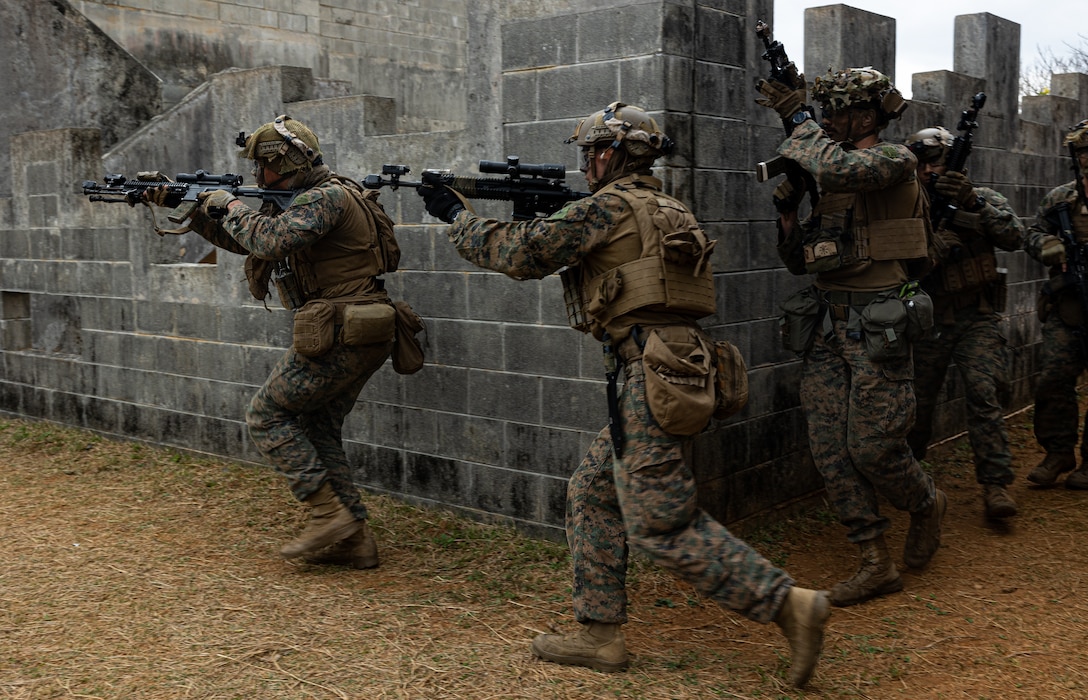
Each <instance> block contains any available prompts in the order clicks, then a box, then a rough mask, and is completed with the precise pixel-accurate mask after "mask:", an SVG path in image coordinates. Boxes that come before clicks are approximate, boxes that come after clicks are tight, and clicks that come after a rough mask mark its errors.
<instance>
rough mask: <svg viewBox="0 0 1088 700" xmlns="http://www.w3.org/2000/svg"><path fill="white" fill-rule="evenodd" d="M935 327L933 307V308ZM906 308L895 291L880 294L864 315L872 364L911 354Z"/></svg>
mask: <svg viewBox="0 0 1088 700" xmlns="http://www.w3.org/2000/svg"><path fill="white" fill-rule="evenodd" d="M930 309H931V310H930V325H931V326H932V318H933V314H932V307H930ZM908 324H909V321H908V319H907V307H906V305H905V304H904V303H903V300H902V299H900V298H899V296H898V294H897V293H896V292H895V291H894V290H893V291H889V292H884V293H882V294H879V295H878V296H877V297H876V298H875V299H873V300H872V301H871V302H869V304H868V305H867V306H866V307H865V308H864V309H863V310H862V312H861V329H862V331H863V333H862V335H863V336H864V337H865V354H866V355H868V356H869V359H870V360H872V361H873V362H891V361H895V360H902V359H905V358H906V357H907V356H908V355H909V354H910V340H909V338H908V337H907V326H908Z"/></svg>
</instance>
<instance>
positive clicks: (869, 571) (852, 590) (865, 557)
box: [830, 535, 903, 608]
mask: <svg viewBox="0 0 1088 700" xmlns="http://www.w3.org/2000/svg"><path fill="white" fill-rule="evenodd" d="M858 547H859V548H860V549H861V565H860V566H859V567H858V570H857V573H855V574H854V575H853V576H852V577H851V578H849V579H847V580H846V581H840V582H839V583H836V584H835V585H834V586H832V587H831V595H830V599H831V604H832V605H836V606H838V607H840V608H845V607H848V606H850V605H857V604H858V603H864V602H865V601H867V600H869V599H870V598H876V597H877V596H882V595H887V594H889V593H897V592H899V591H901V590H903V579H902V578H900V577H899V572H898V571H896V570H895V563H894V562H893V561H892V558H891V557H890V556H888V545H887V544H886V543H885V542H884V536H883V535H878V536H877V537H875V538H874V539H871V540H866V541H864V542H858Z"/></svg>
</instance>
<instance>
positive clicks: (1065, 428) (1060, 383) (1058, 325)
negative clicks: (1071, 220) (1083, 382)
mask: <svg viewBox="0 0 1088 700" xmlns="http://www.w3.org/2000/svg"><path fill="white" fill-rule="evenodd" d="M1059 202H1067V203H1068V204H1069V205H1070V207H1071V210H1072V211H1073V212H1075V211H1076V210H1075V209H1073V207H1075V206H1076V205H1077V190H1076V181H1075V180H1074V181H1070V182H1067V183H1065V184H1063V185H1059V186H1057V187H1055V188H1054V189H1052V190H1051V191H1050V192H1048V193H1047V194H1046V196H1044V197H1043V201H1042V202H1040V204H1039V208H1038V209H1037V210H1036V213H1035V221H1034V222H1033V223H1032V225H1031V226H1030V227H1028V233H1027V243H1026V244H1025V246H1024V249H1025V250H1026V251H1027V252H1028V255H1030V256H1031V257H1033V258H1035V259H1036V260H1039V254H1040V252H1041V250H1042V245H1043V242H1044V241H1045V240H1046V239H1047V238H1049V237H1052V236H1055V235H1057V234H1058V233H1059V231H1058V227H1057V224H1056V223H1055V222H1053V221H1052V220H1050V219H1048V218H1047V216H1046V215H1047V212H1049V211H1050V210H1051V209H1052V208H1053V207H1054V205H1055V204H1058V203H1059ZM1040 262H1042V261H1040ZM1061 273H1062V270H1061V267H1059V266H1053V267H1051V268H1050V277H1051V279H1054V278H1055V277H1058V276H1060V275H1061ZM1062 294H1063V295H1065V296H1068V297H1069V299H1068V300H1067V301H1066V303H1079V302H1077V301H1076V299H1075V298H1074V297H1073V296H1072V295H1069V294H1066V293H1065V292H1064V291H1063V292H1062ZM1086 367H1088V362H1086V358H1085V357H1084V354H1083V352H1082V351H1081V348H1080V339H1079V338H1077V337H1076V336H1074V335H1073V329H1072V328H1071V327H1069V326H1067V325H1066V324H1065V323H1064V322H1063V321H1062V319H1061V316H1060V315H1059V313H1058V311H1057V309H1052V310H1051V311H1050V313H1049V314H1048V315H1047V318H1046V321H1045V322H1043V339H1042V343H1041V344H1040V345H1039V357H1038V369H1039V378H1038V381H1037V383H1036V385H1035V419H1034V423H1035V439H1036V440H1038V442H1039V445H1040V446H1041V447H1042V448H1043V449H1045V450H1046V451H1047V453H1048V454H1050V453H1053V454H1072V453H1073V452H1074V451H1075V449H1076V446H1077V428H1078V424H1079V422H1080V420H1079V418H1078V414H1079V406H1078V404H1077V388H1076V387H1077V381H1078V379H1079V377H1080V374H1081V372H1083V371H1084V370H1085V368H1086ZM1085 421H1086V423H1088V415H1086V416H1085ZM1086 434H1088V433H1086ZM1081 455H1082V457H1083V458H1084V459H1088V448H1086V447H1085V446H1084V445H1083V444H1082V445H1081Z"/></svg>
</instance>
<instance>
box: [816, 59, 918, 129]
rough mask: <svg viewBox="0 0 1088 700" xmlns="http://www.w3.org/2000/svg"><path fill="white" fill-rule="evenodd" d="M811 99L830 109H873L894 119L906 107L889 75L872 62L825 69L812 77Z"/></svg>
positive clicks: (885, 118)
mask: <svg viewBox="0 0 1088 700" xmlns="http://www.w3.org/2000/svg"><path fill="white" fill-rule="evenodd" d="M812 99H813V100H815V101H816V102H818V103H820V106H821V107H823V108H824V109H825V110H828V111H831V112H837V111H839V110H842V109H846V108H847V107H862V108H872V109H876V110H877V111H878V112H880V115H881V116H882V118H883V120H888V119H897V118H898V117H899V115H900V114H901V113H902V112H903V110H904V109H905V108H906V101H905V100H904V99H903V96H902V94H900V92H899V91H898V90H896V89H895V87H894V86H893V85H892V81H891V79H890V78H889V77H888V76H886V75H884V74H883V73H881V72H880V71H878V70H876V69H875V68H873V67H872V66H865V67H864V68H844V69H843V70H840V71H838V72H837V73H832V72H831V71H830V70H829V71H828V73H827V75H826V76H824V77H822V78H821V77H817V78H816V79H815V80H814V81H813V83H812Z"/></svg>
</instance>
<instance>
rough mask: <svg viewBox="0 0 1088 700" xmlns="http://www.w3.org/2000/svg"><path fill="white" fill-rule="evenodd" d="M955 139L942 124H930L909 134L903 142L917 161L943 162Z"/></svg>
mask: <svg viewBox="0 0 1088 700" xmlns="http://www.w3.org/2000/svg"><path fill="white" fill-rule="evenodd" d="M955 140H956V139H955V137H954V136H953V135H952V132H951V131H949V130H948V129H946V128H944V127H943V126H931V127H928V128H926V129H922V130H921V131H919V132H918V133H915V134H911V135H910V136H908V137H907V140H906V141H905V143H906V145H907V148H909V149H910V151H911V153H913V154H914V156H915V157H916V158H917V159H918V162H919V163H943V162H944V160H945V158H947V157H948V150H949V149H950V148H952V143H953V142H954V141H955Z"/></svg>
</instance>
